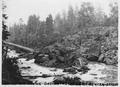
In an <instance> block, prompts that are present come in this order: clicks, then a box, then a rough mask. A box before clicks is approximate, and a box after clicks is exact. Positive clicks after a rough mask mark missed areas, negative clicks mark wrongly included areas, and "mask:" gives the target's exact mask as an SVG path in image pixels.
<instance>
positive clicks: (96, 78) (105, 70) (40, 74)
mask: <svg viewBox="0 0 120 87" xmlns="http://www.w3.org/2000/svg"><path fill="white" fill-rule="evenodd" d="M8 56H9V57H10V58H13V57H19V53H16V52H15V51H9V53H8ZM17 61H18V66H19V71H20V73H21V75H22V77H23V78H24V79H27V80H30V81H32V82H33V83H34V84H54V83H53V82H54V80H55V79H58V78H59V79H62V77H70V78H75V77H77V78H80V81H85V82H87V81H90V82H94V83H104V84H107V83H115V84H116V83H118V78H117V77H118V73H117V72H118V67H117V66H113V65H106V64H104V63H98V62H89V63H88V65H87V66H88V68H90V70H89V71H88V72H86V73H82V72H77V73H76V74H71V73H69V72H63V69H59V68H50V67H44V66H40V65H37V64H35V63H34V61H35V60H34V59H31V60H27V58H20V59H18V60H17Z"/></svg>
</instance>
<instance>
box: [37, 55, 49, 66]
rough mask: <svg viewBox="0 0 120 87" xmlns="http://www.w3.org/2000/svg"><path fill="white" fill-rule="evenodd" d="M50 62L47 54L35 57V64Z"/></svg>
mask: <svg viewBox="0 0 120 87" xmlns="http://www.w3.org/2000/svg"><path fill="white" fill-rule="evenodd" d="M48 60H49V56H48V55H45V54H39V55H38V56H37V57H35V63H38V64H39V63H44V62H45V61H48Z"/></svg>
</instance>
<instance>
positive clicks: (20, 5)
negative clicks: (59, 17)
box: [6, 0, 117, 25]
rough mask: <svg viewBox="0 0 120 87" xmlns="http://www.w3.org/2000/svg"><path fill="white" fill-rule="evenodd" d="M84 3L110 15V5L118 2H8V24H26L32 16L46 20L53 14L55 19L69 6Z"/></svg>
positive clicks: (41, 0) (96, 0)
mask: <svg viewBox="0 0 120 87" xmlns="http://www.w3.org/2000/svg"><path fill="white" fill-rule="evenodd" d="M83 1H90V2H91V3H92V4H93V5H94V6H95V7H101V8H102V9H103V10H104V11H105V12H106V13H108V12H109V6H108V5H109V3H111V2H113V1H117V0H7V3H6V4H7V13H8V16H9V18H8V24H9V25H11V24H13V23H15V22H18V20H19V19H20V18H22V19H23V20H24V22H25V23H26V22H27V20H28V17H29V15H32V14H36V15H39V16H40V19H41V20H45V18H46V17H47V16H48V14H50V13H51V14H52V16H53V18H54V17H55V15H56V14H57V13H62V11H63V10H67V9H68V7H69V5H72V6H73V7H76V5H77V6H78V7H80V5H81V2H83Z"/></svg>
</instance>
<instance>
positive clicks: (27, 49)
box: [3, 41, 34, 53]
mask: <svg viewBox="0 0 120 87" xmlns="http://www.w3.org/2000/svg"><path fill="white" fill-rule="evenodd" d="M3 43H5V44H6V45H8V46H13V47H16V48H19V49H21V50H23V51H27V52H32V53H33V52H34V50H33V49H31V48H28V47H25V46H21V45H18V44H14V43H11V42H6V41H3Z"/></svg>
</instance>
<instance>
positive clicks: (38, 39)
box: [9, 2, 118, 49]
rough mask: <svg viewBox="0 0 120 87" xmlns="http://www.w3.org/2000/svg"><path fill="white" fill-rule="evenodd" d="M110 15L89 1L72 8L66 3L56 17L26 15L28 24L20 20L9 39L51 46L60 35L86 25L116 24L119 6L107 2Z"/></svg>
mask: <svg viewBox="0 0 120 87" xmlns="http://www.w3.org/2000/svg"><path fill="white" fill-rule="evenodd" d="M110 8H111V12H110V15H109V16H108V15H106V14H105V13H104V12H103V11H102V9H97V10H96V9H95V8H94V7H93V6H92V4H91V3H88V2H84V3H82V5H81V8H80V9H79V8H76V9H73V7H72V6H69V9H68V12H63V14H62V15H61V14H57V15H56V17H55V19H53V17H52V15H51V14H50V15H48V17H47V18H46V20H45V21H42V20H40V17H39V16H36V15H31V16H29V19H28V22H27V24H24V23H23V20H22V19H20V22H19V23H18V24H14V25H13V26H12V27H10V28H9V32H10V33H11V36H10V37H9V41H11V42H14V43H17V44H20V45H24V46H27V47H31V48H39V49H41V48H43V47H45V46H48V45H51V44H53V43H55V42H57V41H59V40H61V38H62V37H65V36H67V35H72V34H74V33H76V32H78V31H82V32H84V31H85V32H87V30H85V29H86V28H88V27H89V28H92V27H98V26H101V27H105V26H115V27H117V25H118V5H117V3H112V4H110Z"/></svg>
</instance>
